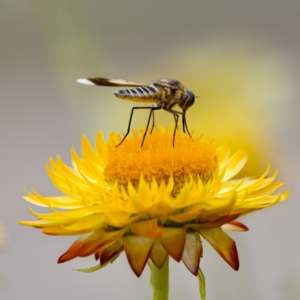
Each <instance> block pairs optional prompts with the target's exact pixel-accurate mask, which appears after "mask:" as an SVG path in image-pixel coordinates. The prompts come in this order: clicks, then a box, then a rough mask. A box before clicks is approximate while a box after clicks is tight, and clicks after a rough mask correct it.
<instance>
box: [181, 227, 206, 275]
mask: <svg viewBox="0 0 300 300" xmlns="http://www.w3.org/2000/svg"><path fill="white" fill-rule="evenodd" d="M201 257H202V243H201V240H200V237H199V233H198V232H193V233H187V235H186V241H185V246H184V251H183V254H182V261H183V263H184V264H185V266H186V267H187V268H188V269H189V270H190V272H191V273H192V274H194V275H195V276H197V273H198V268H199V263H200V258H201Z"/></svg>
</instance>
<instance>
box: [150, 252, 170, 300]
mask: <svg viewBox="0 0 300 300" xmlns="http://www.w3.org/2000/svg"><path fill="white" fill-rule="evenodd" d="M148 265H149V267H150V270H151V277H150V282H151V285H152V289H153V298H152V299H153V300H168V298H169V256H168V257H167V259H166V261H165V264H164V265H163V267H162V268H161V269H158V268H157V267H156V266H155V265H154V264H153V263H152V261H150V260H149V262H148Z"/></svg>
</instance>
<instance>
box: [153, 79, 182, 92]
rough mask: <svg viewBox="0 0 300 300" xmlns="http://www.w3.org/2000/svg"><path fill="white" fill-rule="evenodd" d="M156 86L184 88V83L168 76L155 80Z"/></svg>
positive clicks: (174, 88) (173, 88) (175, 88)
mask: <svg viewBox="0 0 300 300" xmlns="http://www.w3.org/2000/svg"><path fill="white" fill-rule="evenodd" d="M153 85H154V86H160V87H165V88H169V89H172V90H178V89H180V90H183V89H184V87H183V85H182V84H181V83H180V82H179V81H178V80H176V79H171V78H166V79H159V80H155V81H153Z"/></svg>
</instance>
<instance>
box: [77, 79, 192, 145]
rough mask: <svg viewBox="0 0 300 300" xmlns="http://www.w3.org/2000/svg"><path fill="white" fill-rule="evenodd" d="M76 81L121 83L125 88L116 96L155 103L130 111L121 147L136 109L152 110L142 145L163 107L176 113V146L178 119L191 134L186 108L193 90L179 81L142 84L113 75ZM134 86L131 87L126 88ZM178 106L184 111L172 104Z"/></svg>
mask: <svg viewBox="0 0 300 300" xmlns="http://www.w3.org/2000/svg"><path fill="white" fill-rule="evenodd" d="M77 82H79V83H83V84H88V85H101V86H119V87H124V88H123V89H120V90H118V91H116V92H115V93H114V94H115V96H116V97H117V98H120V99H124V100H130V101H135V102H142V103H152V105H151V106H134V107H133V108H132V110H131V114H130V118H129V123H128V128H127V132H126V134H125V135H124V137H123V139H122V140H121V142H120V143H119V144H118V145H117V146H116V147H118V146H120V145H121V144H122V143H123V142H124V140H125V139H126V137H127V136H128V134H129V132H130V127H131V121H132V117H133V113H134V111H135V110H136V109H149V110H150V113H149V117H148V122H147V126H146V130H145V133H144V136H143V140H142V144H141V147H143V144H144V141H145V137H146V134H147V131H148V128H149V124H150V121H151V118H152V126H151V131H150V132H152V131H153V128H154V112H155V111H156V110H159V109H163V110H165V111H167V112H169V113H171V114H172V115H173V116H174V120H175V128H174V133H173V147H174V146H175V134H176V130H177V127H178V118H179V116H180V115H181V116H182V128H183V132H184V133H185V132H187V133H188V135H189V136H190V138H192V137H191V134H190V132H189V129H188V126H187V122H186V111H187V109H188V108H189V107H190V106H192V105H193V104H194V102H195V95H194V93H193V92H192V91H191V90H189V89H187V88H185V87H184V86H183V85H182V84H181V83H180V82H179V81H178V80H176V79H169V78H166V79H159V80H155V81H153V82H152V84H148V85H147V84H143V83H137V82H132V81H128V80H125V79H113V78H86V79H78V80H77ZM126 87H131V88H126ZM176 104H177V105H178V106H179V108H180V109H181V110H182V111H177V110H174V109H173V107H174V106H175V105H176Z"/></svg>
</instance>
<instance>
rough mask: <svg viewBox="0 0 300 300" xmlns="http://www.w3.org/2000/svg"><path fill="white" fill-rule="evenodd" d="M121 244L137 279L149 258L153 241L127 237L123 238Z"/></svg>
mask: <svg viewBox="0 0 300 300" xmlns="http://www.w3.org/2000/svg"><path fill="white" fill-rule="evenodd" d="M123 242H124V248H125V252H126V256H127V260H128V262H129V264H130V266H131V269H132V270H133V272H134V273H135V275H136V276H137V277H140V275H141V274H142V272H143V270H144V267H145V265H146V262H147V260H148V258H149V256H150V253H151V250H152V248H153V245H154V242H155V239H151V238H147V237H142V236H136V235H127V236H124V237H123Z"/></svg>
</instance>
